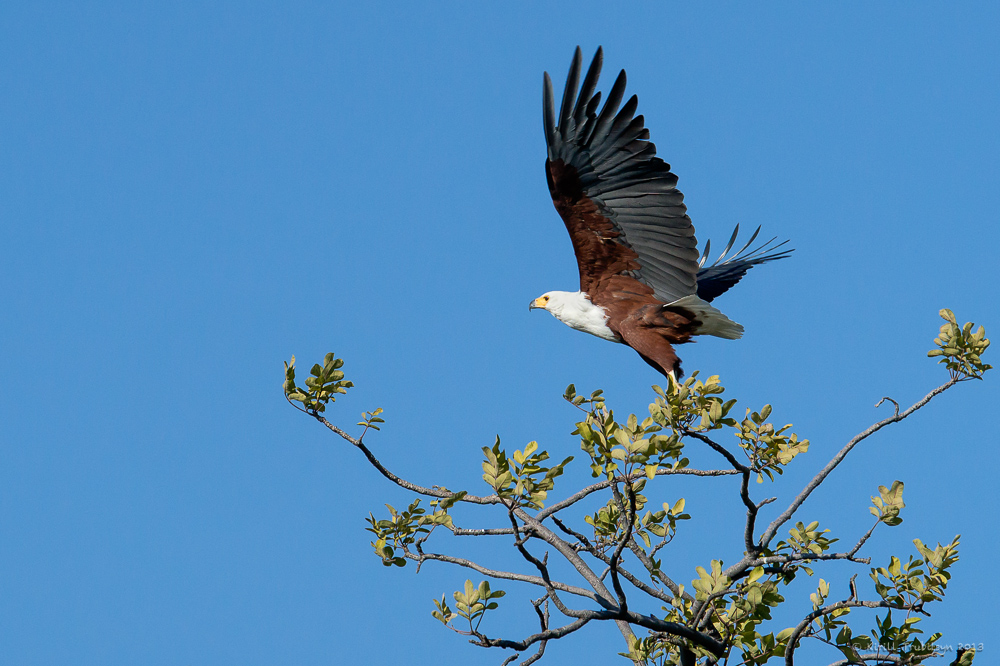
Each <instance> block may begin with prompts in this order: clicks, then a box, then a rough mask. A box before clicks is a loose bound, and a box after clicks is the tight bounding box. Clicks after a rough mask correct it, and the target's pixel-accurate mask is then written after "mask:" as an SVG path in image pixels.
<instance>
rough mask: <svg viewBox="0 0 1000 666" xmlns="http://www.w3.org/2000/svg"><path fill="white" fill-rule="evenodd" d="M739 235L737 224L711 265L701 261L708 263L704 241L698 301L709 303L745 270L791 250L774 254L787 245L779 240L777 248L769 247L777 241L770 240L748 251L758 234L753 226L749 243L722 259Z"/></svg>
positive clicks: (699, 274)
mask: <svg viewBox="0 0 1000 666" xmlns="http://www.w3.org/2000/svg"><path fill="white" fill-rule="evenodd" d="M739 233H740V225H738V224H737V225H736V228H735V229H733V236H732V238H730V239H729V243H728V244H727V245H726V249H725V250H723V251H722V254H721V255H719V258H718V259H716V260H715V263H714V264H712V265H711V266H706V265H705V262H706V261H708V252H709V249H710V248H711V247H712V242H711V241H706V242H705V252H704V253H702V255H701V261H699V262H698V267H699V270H698V298H700V299H701V300H703V301H708V302H711V301H712V299H713V298H715V297H716V296H719V295H721V294H723V293H725V292H726V291H728V290H729V289H730V288H731V287H732V286H733V285H735V284H736V283H737V282H739V281H740V280H741V279H743V276H744V275H746V274H747V271H748V270H750V269H751V268H753V267H754V266H757V265H759V264H765V263H767V262H769V261H774V260H775V259H784V258H785V257H787V256H788V255H789V254H791V253H792V252H794V251H795V250H793V249H789V250H781V251H780V252H776V250H777V249H778V248H780V247H781V246H783V245H784V244H785V243H787V242H788V241H783V242H781V243H778V244H777V245H772V243H774V241H775V240H777V238H772V239H771V240H769V241H767V242H766V243H763V244H762V245H759V246H758V247H756V248H754V249H753V250H749V251H748V250H747V248H749V247H750V245H751V244H752V243H753V242H754V240H756V238H757V234H759V233H760V227H757V230H756V231H754V232H753V235H752V236H750V240H748V241H747V242H746V244H745V245H744V246H743V247H742V248H740V249H739V250H738V251H737V252H736V254H734V255H733V256H732V257H730V258H728V259H726V255H727V254H729V251H730V250H731V249H733V243H735V242H736V236H737V235H738V234H739Z"/></svg>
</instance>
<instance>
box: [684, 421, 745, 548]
mask: <svg viewBox="0 0 1000 666" xmlns="http://www.w3.org/2000/svg"><path fill="white" fill-rule="evenodd" d="M684 434H685V435H686V436H689V437H694V438H695V439H699V440H701V441H703V442H705V443H706V444H708V445H709V446H710V447H712V448H713V449H715V450H716V451H718V452H719V453H721V454H722V455H723V456H725V458H726V460H728V461H729V464H730V465H732V466H733V469H734V470H736V471H737V472H738V473H739V474H741V475H742V477H743V479H742V481H741V482H740V500H742V502H743V505H744V506H745V507H746V508H747V521H746V526H745V527H744V528H743V545H744V547H745V548H746V550H747V552H748V553H754V554H756V553H759V552H760V551H761V546H760V545H758V544H757V543H755V542H754V531H755V530H756V523H757V512H758V511H759V510H760V507H759V506H758V505H756V504H754V502H753V501H752V500H751V499H750V472H752V471H753V470H751V469H750V467H748V466H746V465H744V464H743V463H741V462H740V461H739V460H737V458H736V456H734V455H733V454H732V453H730V451H729V449H727V448H726V447H724V446H722V445H721V444H719V443H718V442H716V441H715V440H713V439H712V438H711V437H708V436H707V435H704V434H703V433H700V432H696V431H693V430H688V429H685V430H684Z"/></svg>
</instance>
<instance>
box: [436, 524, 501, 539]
mask: <svg viewBox="0 0 1000 666" xmlns="http://www.w3.org/2000/svg"><path fill="white" fill-rule="evenodd" d="M445 527H447V528H448V529H449V530H451V533H452V534H454V535H455V536H509V535H511V534H513V533H514V530H512V529H511V528H509V527H493V528H486V529H472V530H468V529H463V528H461V527H448V526H447V525H445Z"/></svg>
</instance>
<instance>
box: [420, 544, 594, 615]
mask: <svg viewBox="0 0 1000 666" xmlns="http://www.w3.org/2000/svg"><path fill="white" fill-rule="evenodd" d="M403 556H404V557H405V558H406V559H408V560H413V561H415V562H420V563H422V562H423V561H425V560H431V561H436V562H446V563H448V564H455V565H458V566H460V567H465V568H466V569H472V570H473V571H477V572H479V573H481V574H483V575H484V576H489V577H490V578H496V579H498V580H513V581H517V582H519V583H528V584H530V585H537V586H539V587H548V585H551V586H552V587H553V588H555V589H557V590H559V591H560V592H568V593H569V594H575V595H577V596H579V597H585V598H587V599H590V600H591V601H594V602H598V603H599V601H598V599H597V595H596V594H594V593H593V592H592V591H590V590H587V589H584V588H582V587H576V586H575V585H567V584H566V583H560V582H558V581H549V583H548V585H546V582H545V581H544V580H542V579H541V578H539V577H538V576H529V575H527V574H519V573H514V572H512V571H500V570H498V569H489V568H487V567H484V566H482V565H480V564H477V563H476V562H473V561H472V560H467V559H465V558H462V557H452V556H451V555H442V554H439V553H423V552H421V553H411V552H409V551H404V553H403Z"/></svg>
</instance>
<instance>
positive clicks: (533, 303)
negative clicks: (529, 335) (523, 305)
mask: <svg viewBox="0 0 1000 666" xmlns="http://www.w3.org/2000/svg"><path fill="white" fill-rule="evenodd" d="M541 308H542V306H541V305H539V304H538V299H537V298H533V299H531V302H530V303H528V312H531V311H532V310H540V309H541Z"/></svg>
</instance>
